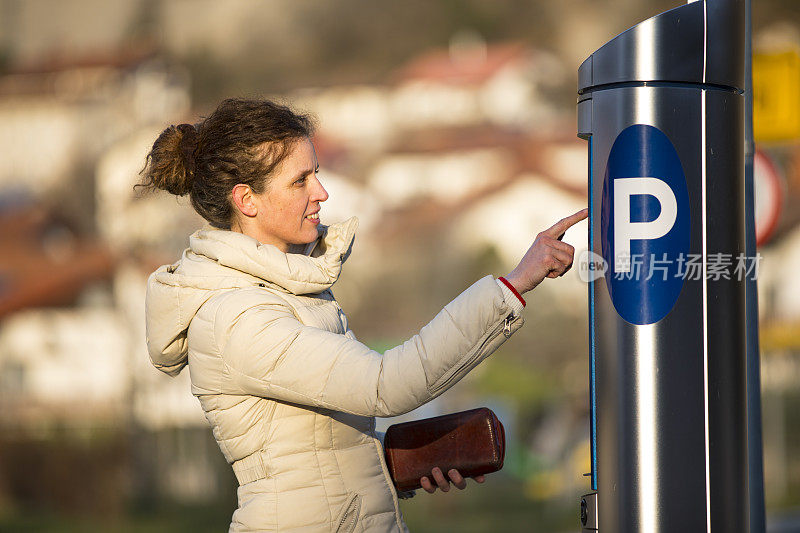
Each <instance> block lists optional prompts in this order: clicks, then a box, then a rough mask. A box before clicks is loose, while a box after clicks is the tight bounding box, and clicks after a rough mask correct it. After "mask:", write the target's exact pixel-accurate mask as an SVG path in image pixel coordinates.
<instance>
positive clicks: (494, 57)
mask: <svg viewBox="0 0 800 533" xmlns="http://www.w3.org/2000/svg"><path fill="white" fill-rule="evenodd" d="M526 52H527V48H526V46H525V45H524V44H523V43H504V44H493V45H488V46H487V47H485V48H484V47H481V46H476V47H474V48H473V49H465V50H463V51H462V52H460V53H459V54H458V55H457V57H454V56H453V54H451V53H450V51H449V50H447V49H437V50H432V51H430V52H426V53H424V54H422V55H420V56H417V57H416V58H414V59H412V60H411V61H409V62H408V63H407V64H406V65H405V66H403V67H401V68H400V70H399V71H398V73H397V75H396V79H397V80H399V81H409V80H427V81H438V82H441V83H449V84H453V85H477V84H481V83H483V82H485V81H487V80H489V79H490V78H491V77H492V76H494V75H495V74H497V72H498V71H500V70H501V69H502V68H503V67H505V66H506V65H508V64H510V63H513V62H515V61H522V60H523V59H524V58H525V55H526Z"/></svg>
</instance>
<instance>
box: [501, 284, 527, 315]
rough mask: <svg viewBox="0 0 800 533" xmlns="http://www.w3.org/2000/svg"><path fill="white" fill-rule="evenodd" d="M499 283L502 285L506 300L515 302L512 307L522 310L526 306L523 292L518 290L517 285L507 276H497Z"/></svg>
mask: <svg viewBox="0 0 800 533" xmlns="http://www.w3.org/2000/svg"><path fill="white" fill-rule="evenodd" d="M497 283H498V284H499V285H500V288H501V290H502V291H503V293H504V295H505V297H506V301H508V302H509V303H512V304H514V305H513V306H512V307H514V308H517V307H518V308H519V309H517V310H518V311H521V310H522V308H524V307H525V305H526V304H525V298H523V297H522V294H520V292H519V291H518V290H517V287H515V286H514V285H513V284H512V283H511V282H510V281H509V280H508V279H507V278H506V277H504V276H500V277H499V278H497Z"/></svg>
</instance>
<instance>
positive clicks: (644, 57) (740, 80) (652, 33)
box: [578, 0, 744, 94]
mask: <svg viewBox="0 0 800 533" xmlns="http://www.w3.org/2000/svg"><path fill="white" fill-rule="evenodd" d="M743 5H744V0H701V1H697V2H692V3H690V4H685V5H682V6H679V7H676V8H674V9H671V10H669V11H665V12H664V13H661V14H660V15H656V16H654V17H652V18H650V19H647V20H645V21H643V22H641V23H640V24H637V25H636V26H634V27H632V28H630V29H628V30H627V31H625V32H623V33H621V34H619V35H618V36H616V37H615V38H614V39H612V40H611V41H609V42H608V43H606V44H605V45H603V46H602V47H601V48H600V49H598V50H597V51H596V52H595V53H593V54H592V55H591V56H589V57H588V58H587V59H586V61H584V62H583V64H582V65H581V66H580V68H579V69H578V93H579V94H584V93H587V92H591V91H592V90H595V89H598V88H602V87H601V86H605V85H609V84H624V83H636V84H638V83H640V82H662V83H663V82H666V83H690V84H704V85H709V86H718V87H720V88H727V89H731V90H735V91H737V92H741V91H742V90H743V89H744V63H743V62H741V61H739V60H738V59H739V58H741V57H743V55H742V54H743V50H732V49H731V43H732V42H735V43H737V44H735V46H739V47H744V42H739V40H738V39H732V38H731V37H732V36H735V35H742V34H743V28H744V16H743V12H744V10H743V9H742V7H743Z"/></svg>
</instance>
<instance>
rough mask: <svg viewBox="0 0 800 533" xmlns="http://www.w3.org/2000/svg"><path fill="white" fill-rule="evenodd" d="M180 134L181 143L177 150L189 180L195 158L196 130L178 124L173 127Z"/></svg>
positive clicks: (192, 173)
mask: <svg viewBox="0 0 800 533" xmlns="http://www.w3.org/2000/svg"><path fill="white" fill-rule="evenodd" d="M175 129H177V130H178V131H179V132H181V141H180V143H179V144H178V148H180V151H181V158H182V159H183V166H184V168H186V173H187V174H189V176H188V177H189V178H193V177H194V169H195V158H196V157H197V130H196V129H195V127H194V126H193V125H192V124H179V125H177V126H175Z"/></svg>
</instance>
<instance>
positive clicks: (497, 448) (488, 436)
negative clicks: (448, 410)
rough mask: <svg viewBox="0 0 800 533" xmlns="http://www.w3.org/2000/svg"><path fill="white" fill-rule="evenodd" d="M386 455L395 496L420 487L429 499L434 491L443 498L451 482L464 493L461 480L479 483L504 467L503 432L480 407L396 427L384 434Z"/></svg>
mask: <svg viewBox="0 0 800 533" xmlns="http://www.w3.org/2000/svg"><path fill="white" fill-rule="evenodd" d="M384 449H385V452H386V465H387V467H388V468H389V473H390V474H391V477H392V481H394V484H395V487H396V488H397V490H398V491H401V492H402V491H408V490H413V489H416V488H420V487H421V488H423V489H425V490H426V491H428V492H431V493H432V492H435V491H436V488H437V487H438V488H440V489H442V491H443V492H447V491H448V490H449V489H450V483H449V481H452V482H453V484H455V486H456V487H457V488H459V489H463V488H465V487H466V485H467V482H466V479H464V476H467V477H472V478H474V479H475V480H476V481H477V482H478V483H483V481H484V479H485V478H484V474H488V473H491V472H496V471H497V470H500V469H501V468H502V467H503V459H504V457H505V431H504V429H503V424H502V423H500V420H499V419H498V418H497V416H496V415H495V414H494V413H493V412H492V411H491V410H490V409H487V408H485V407H482V408H479V409H471V410H469V411H462V412H459V413H452V414H449V415H443V416H437V417H434V418H426V419H424V420H415V421H413V422H405V423H402V424H395V425H393V426H391V427H390V428H389V429H388V430H387V432H386V437H385V440H384ZM443 471H446V472H447V475H448V476H449V478H450V479H449V481H448V479H447V478H446V477H445V475H444V473H443ZM432 480H433V481H434V482H435V483H436V484H435V485H434V483H432Z"/></svg>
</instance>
